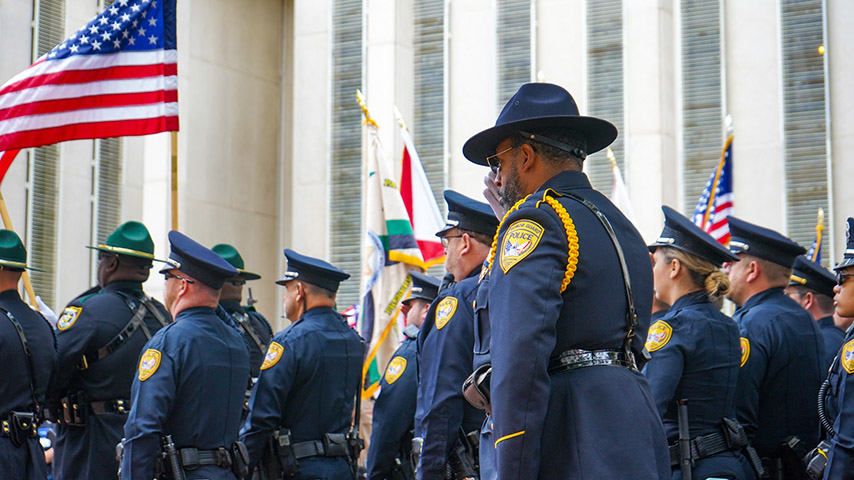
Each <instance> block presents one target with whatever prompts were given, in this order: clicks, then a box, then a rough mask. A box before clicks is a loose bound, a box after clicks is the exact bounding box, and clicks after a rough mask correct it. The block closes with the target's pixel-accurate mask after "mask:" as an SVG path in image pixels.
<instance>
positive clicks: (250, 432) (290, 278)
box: [240, 249, 365, 479]
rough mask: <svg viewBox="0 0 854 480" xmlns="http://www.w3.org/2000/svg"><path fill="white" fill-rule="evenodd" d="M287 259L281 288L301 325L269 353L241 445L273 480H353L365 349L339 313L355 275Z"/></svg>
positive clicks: (294, 256)
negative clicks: (351, 445)
mask: <svg viewBox="0 0 854 480" xmlns="http://www.w3.org/2000/svg"><path fill="white" fill-rule="evenodd" d="M285 257H286V258H287V260H288V270H287V271H286V272H285V275H284V277H283V278H282V279H281V280H279V281H277V282H276V283H278V284H279V285H283V286H284V287H285V295H284V306H285V314H286V315H287V317H288V318H289V319H292V320H293V321H294V323H293V324H291V325H290V326H289V327H288V328H286V329H285V330H283V331H281V332H279V333H278V334H276V335H275V336H274V337H273V341H272V342H271V343H270V347H269V348H268V349H267V355H266V356H265V358H264V364H263V365H261V376H260V377H259V378H258V382H257V383H256V384H255V387H254V389H253V390H252V397H251V398H250V400H249V417H248V418H247V419H246V423H245V424H244V426H243V428H242V430H241V432H240V438H241V439H242V440H243V441H244V442H245V443H246V447H247V449H248V450H249V457H250V459H251V462H252V465H253V466H254V465H257V464H258V463H259V462H261V460H262V456H264V457H265V458H264V461H263V465H262V468H263V469H264V470H265V471H267V472H268V473H269V474H270V475H269V478H280V476H279V475H281V474H282V472H284V475H285V477H286V478H295V479H343V478H352V475H353V474H352V473H351V467H350V464H349V462H350V459H351V458H352V457H351V452H350V450H349V449H348V438H347V435H348V431H350V430H351V418H352V413H353V406H354V405H353V402H354V399H355V395H356V392H357V390H358V388H359V375H360V374H361V372H362V361H363V359H364V350H365V348H364V343H363V342H362V340H361V338H360V337H359V335H358V334H357V333H356V331H355V330H353V329H352V328H350V327H349V326H348V325H347V323H346V322H345V321H344V319H343V318H342V317H341V315H340V314H339V313H338V312H336V311H335V309H334V306H335V295H336V293H337V292H338V286H339V284H340V282H342V281H344V280H346V279H347V278H349V277H350V275H348V274H347V273H344V272H343V271H341V270H339V269H338V268H336V267H334V266H333V265H330V264H329V263H327V262H324V261H323V260H319V259H316V258H311V257H307V256H305V255H300V254H299V253H297V252H294V251H293V250H290V249H285ZM268 448H272V449H268ZM265 450H266V452H265ZM352 461H353V462H355V459H352Z"/></svg>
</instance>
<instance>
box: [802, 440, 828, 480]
mask: <svg viewBox="0 0 854 480" xmlns="http://www.w3.org/2000/svg"><path fill="white" fill-rule="evenodd" d="M828 452H830V442H828V441H827V440H822V441H821V443H819V444H818V446H816V447H815V448H814V449H812V451H811V452H810V453H808V454H807V455H806V456H805V457H804V465H806V471H807V478H809V479H810V480H821V478H823V477H824V469H825V468H826V467H827V454H828Z"/></svg>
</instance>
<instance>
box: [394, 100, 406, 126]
mask: <svg viewBox="0 0 854 480" xmlns="http://www.w3.org/2000/svg"><path fill="white" fill-rule="evenodd" d="M394 118H396V119H397V124H398V125H400V128H402V129H404V130H409V129H408V128H406V122H404V121H403V115H402V114H401V113H400V110H398V109H397V105H395V106H394Z"/></svg>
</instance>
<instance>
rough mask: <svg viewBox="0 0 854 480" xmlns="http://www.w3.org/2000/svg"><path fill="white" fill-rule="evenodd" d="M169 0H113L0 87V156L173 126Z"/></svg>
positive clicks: (171, 5) (172, 32) (175, 95)
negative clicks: (3, 152) (113, 0)
mask: <svg viewBox="0 0 854 480" xmlns="http://www.w3.org/2000/svg"><path fill="white" fill-rule="evenodd" d="M177 62H178V54H177V50H176V38H175V0H116V2H115V3H113V4H112V5H110V6H109V7H107V8H106V9H105V10H104V11H103V12H101V13H99V14H97V15H95V17H94V18H92V20H91V21H90V22H89V23H87V24H86V25H84V26H82V27H80V29H79V30H77V31H76V32H74V33H73V34H71V36H69V37H68V38H67V39H65V40H64V41H63V42H62V43H60V44H59V45H57V46H56V47H54V49H53V50H51V51H50V52H48V53H47V54H45V55H43V56H42V57H41V58H39V59H38V60H37V61H36V63H34V64H33V65H32V66H30V67H29V68H28V69H26V70H24V71H23V72H21V73H19V74H18V75H16V76H15V77H13V78H12V79H11V80H9V81H8V82H6V83H5V84H4V85H3V86H2V87H0V153H2V151H4V150H6V151H9V153H12V152H13V151H14V150H16V149H21V148H29V147H39V146H42V145H49V144H53V143H57V142H62V141H66V140H77V139H86V138H107V137H119V136H126V135H147V134H151V133H157V132H163V131H174V130H178V77H177V75H178V73H177V65H178V63H177Z"/></svg>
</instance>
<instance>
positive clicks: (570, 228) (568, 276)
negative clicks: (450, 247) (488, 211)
mask: <svg viewBox="0 0 854 480" xmlns="http://www.w3.org/2000/svg"><path fill="white" fill-rule="evenodd" d="M549 192H551V189H549V190H546V191H545V193H544V194H543V199H542V200H540V201H538V202H537V204H536V207H537V208H539V206H540V204H541V203H543V202H546V203H548V204H549V206H551V207H552V208H553V209H554V211H555V213H557V216H558V218H560V221H561V222H562V223H563V228H564V230H566V241H567V244H568V245H569V255H568V256H567V259H566V273H565V274H564V276H563V282H561V284H560V293H563V292H564V290H566V287H568V286H569V282H571V281H572V277H574V276H575V270H576V269H577V268H578V233H577V232H576V231H575V224H574V223H573V222H572V218H570V216H569V213H568V212H567V211H566V209H565V208H563V205H561V204H560V202H558V201H557V200H555V199H554V198H552V197H550V196H549ZM528 197H530V195H528V196H527V197H525V198H523V199H522V200H519V201H518V202H516V204H515V205H513V207H512V208H510V210H508V211H507V213H506V214H504V218H502V219H501V223H500V224H499V225H498V230H496V232H495V238H494V239H493V240H492V248H490V250H489V273H492V262H493V261H494V260H495V251H496V249H497V248H498V235H499V233H500V232H501V226H502V225H504V221H505V220H507V217H508V216H510V214H511V213H513V212H515V211H516V210H517V209H518V208H519V207H520V206H521V205H522V204H523V203H524V202H525V200H527V199H528Z"/></svg>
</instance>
